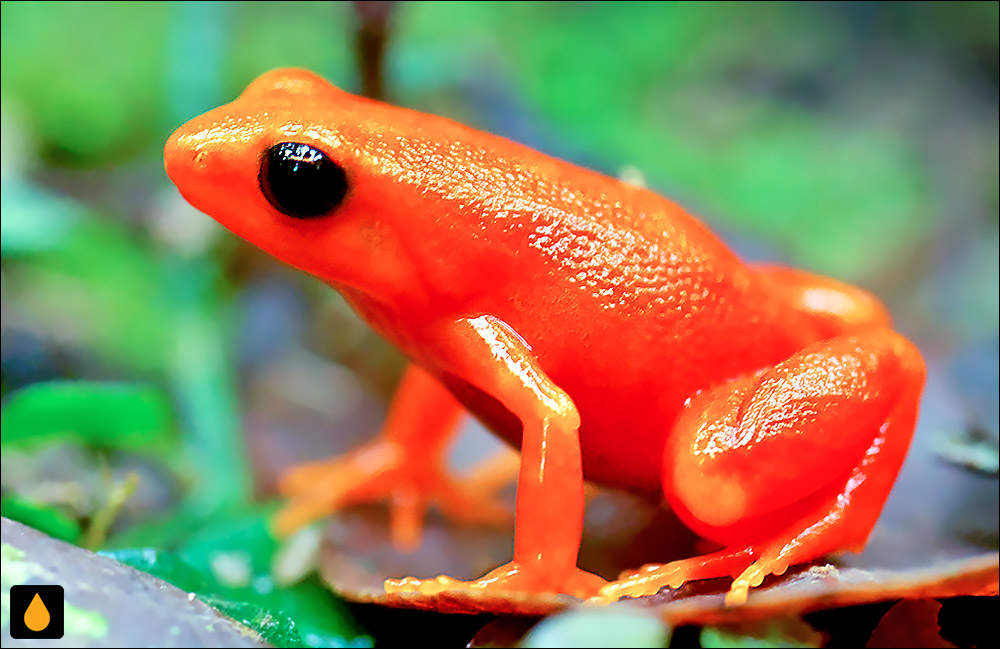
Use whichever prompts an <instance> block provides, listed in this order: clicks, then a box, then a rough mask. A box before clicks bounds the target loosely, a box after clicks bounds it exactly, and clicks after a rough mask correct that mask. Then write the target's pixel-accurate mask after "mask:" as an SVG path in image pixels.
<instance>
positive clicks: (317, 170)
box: [258, 142, 347, 219]
mask: <svg viewBox="0 0 1000 649" xmlns="http://www.w3.org/2000/svg"><path fill="white" fill-rule="evenodd" d="M258 181H259V182H260V189H261V191H262V192H264V196H265V197H266V198H267V201H268V202H269V203H270V204H271V205H273V206H274V208H275V209H276V210H278V211H279V212H281V213H282V214H284V215H286V216H291V217H294V218H297V219H312V218H316V217H321V216H326V215H328V214H330V213H331V212H333V210H335V209H337V206H338V205H340V204H341V202H343V200H344V196H346V195H347V174H346V173H344V169H343V168H342V167H341V166H340V165H338V164H337V163H336V162H334V161H333V160H331V159H330V157H329V156H328V155H326V154H325V153H323V152H322V151H320V150H319V149H317V148H316V147H313V146H310V145H308V144H302V143H299V142H281V143H280V144H275V145H274V146H272V147H271V148H269V149H268V150H267V151H265V152H264V155H263V156H261V159H260V174H259V175H258Z"/></svg>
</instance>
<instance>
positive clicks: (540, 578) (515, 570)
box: [385, 561, 607, 599]
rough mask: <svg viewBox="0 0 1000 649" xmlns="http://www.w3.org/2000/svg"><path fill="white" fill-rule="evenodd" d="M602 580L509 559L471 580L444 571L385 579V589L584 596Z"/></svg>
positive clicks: (574, 570) (595, 590)
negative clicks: (434, 575)
mask: <svg viewBox="0 0 1000 649" xmlns="http://www.w3.org/2000/svg"><path fill="white" fill-rule="evenodd" d="M606 583H607V582H606V581H605V580H604V579H602V578H601V577H599V576H597V575H595V574H593V573H590V572H587V571H585V570H581V569H579V568H575V567H574V568H571V569H569V570H568V571H559V572H556V571H552V570H550V569H548V568H546V567H545V566H542V565H537V566H534V567H533V568H532V567H531V566H526V565H524V564H522V563H520V562H518V561H511V562H510V563H508V564H505V565H503V566H500V567H499V568H496V569H494V570H492V571H490V572H489V573H487V574H486V575H484V576H483V577H480V578H479V579H474V580H472V581H461V580H458V579H454V578H452V577H448V576H445V575H441V576H439V577H433V578H430V579H417V578H414V577H404V578H402V579H387V580H386V581H385V592H386V593H388V594H390V595H393V594H396V593H420V594H422V595H428V596H435V595H438V594H440V593H442V592H444V591H448V590H487V591H495V592H498V593H563V594H565V595H571V596H573V597H578V598H580V599H588V598H591V597H593V596H595V595H596V594H597V593H598V592H599V591H600V589H601V587H602V586H603V585H604V584H606Z"/></svg>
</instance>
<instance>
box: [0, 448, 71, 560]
mask: <svg viewBox="0 0 1000 649" xmlns="http://www.w3.org/2000/svg"><path fill="white" fill-rule="evenodd" d="M6 435H7V429H6V428H4V436H6ZM0 513H2V515H3V516H6V517H7V518H9V519H11V520H15V521H18V522H19V523H24V524H25V525H27V526H28V527H32V528H34V529H36V530H38V531H40V532H44V533H46V534H48V535H49V536H52V537H54V538H57V539H61V540H63V541H67V542H69V543H76V541H77V539H79V538H80V534H81V529H80V524H79V523H77V522H76V520H75V519H73V518H71V517H70V516H67V515H66V514H64V513H62V512H61V511H59V510H58V509H55V508H54V507H49V506H48V505H40V504H38V503H34V502H31V501H28V500H24V499H23V498H18V497H16V496H6V497H4V498H3V500H0Z"/></svg>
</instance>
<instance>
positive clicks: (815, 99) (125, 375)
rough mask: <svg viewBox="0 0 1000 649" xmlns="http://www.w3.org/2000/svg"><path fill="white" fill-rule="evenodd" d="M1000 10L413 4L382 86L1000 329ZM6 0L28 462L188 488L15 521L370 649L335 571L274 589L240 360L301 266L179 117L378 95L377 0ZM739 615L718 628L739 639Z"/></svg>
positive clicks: (976, 329)
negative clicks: (276, 77)
mask: <svg viewBox="0 0 1000 649" xmlns="http://www.w3.org/2000/svg"><path fill="white" fill-rule="evenodd" d="M997 6H998V5H997V4H996V3H969V2H949V3H900V4H894V3H847V4H844V5H833V4H828V3H822V4H819V3H817V4H793V3H743V4H736V3H714V2H710V3H640V2H634V3H633V2H625V3H521V2H516V3H510V2H503V3H501V2H485V3H476V2H449V3H444V2H421V3H400V4H398V5H397V6H395V8H394V9H393V13H392V15H391V17H390V21H389V41H388V52H387V58H386V67H385V71H384V72H385V86H386V88H387V92H388V94H389V99H390V100H391V101H394V102H396V103H400V104H403V105H407V106H411V107H414V108H417V109H421V110H427V111H430V112H435V113H439V114H444V115H447V116H450V117H454V118H456V119H459V120H461V121H464V122H467V123H469V124H471V125H473V126H476V127H479V128H483V129H486V130H490V131H493V132H497V133H500V134H502V135H506V136H508V137H511V138H513V139H517V140H519V141H522V142H525V143H527V144H529V145H531V146H534V147H536V148H539V149H541V150H544V151H546V152H548V153H551V154H553V155H556V156H559V157H563V158H566V159H568V160H571V161H574V162H577V163H580V164H585V165H587V166H591V167H595V168H598V169H600V170H602V171H604V172H606V173H609V174H618V173H620V172H621V170H622V169H623V168H626V167H631V168H635V169H638V170H639V171H640V172H641V173H642V174H643V175H644V176H645V178H646V179H647V182H648V184H649V185H650V186H651V187H652V188H654V189H656V190H661V191H663V192H664V193H666V194H668V195H671V196H674V197H675V198H676V199H677V200H679V201H680V202H682V203H684V204H685V205H687V206H688V207H690V208H691V209H692V210H693V211H695V212H697V213H699V214H702V215H704V216H705V217H706V218H707V219H708V220H709V221H710V223H712V224H713V225H714V226H715V227H718V228H720V229H722V230H723V231H724V232H725V233H726V234H727V235H731V236H734V237H735V238H736V239H737V242H738V243H739V244H741V245H743V246H744V247H745V249H746V250H749V251H750V252H751V254H754V253H756V254H757V255H758V256H778V257H784V258H787V259H789V260H790V261H792V262H794V263H796V264H797V265H800V266H805V267H809V268H813V269H816V270H819V271H823V272H829V273H832V274H834V275H837V276H839V277H842V278H846V279H850V280H855V281H859V282H861V283H863V284H866V285H868V286H872V287H875V288H878V289H880V290H882V291H886V292H888V293H889V295H887V296H886V297H887V298H888V299H889V300H890V303H891V304H892V305H893V306H894V307H896V308H897V309H899V308H902V310H903V312H904V314H909V315H911V316H913V315H917V316H919V315H921V314H922V315H923V320H924V322H925V324H923V325H919V326H917V328H920V327H923V330H924V331H925V332H929V333H930V335H931V336H932V337H933V336H938V337H940V338H941V339H943V340H944V341H945V342H944V343H943V344H944V346H945V347H947V346H949V345H962V344H966V343H968V342H970V341H971V342H977V341H982V340H984V339H985V340H995V338H996V331H997V321H998V310H1000V298H998V294H1000V291H998V289H997V287H998V279H997V273H996V268H997V263H998V262H997V259H998V252H997V249H998V245H997V204H998V185H997V182H996V178H997V177H998V163H997V159H998V154H997V147H996V142H997V120H996V101H997V100H996V83H997V78H996V77H997V72H996V59H997V57H996V52H997V22H998V19H997V17H998V11H997ZM0 11H2V34H0V72H2V80H3V82H2V93H0V100H2V115H3V124H2V137H0V150H2V213H3V219H2V220H0V255H2V274H3V275H2V285H3V316H4V317H3V332H4V347H3V373H2V375H0V380H2V390H3V395H4V397H5V401H4V404H3V410H2V417H3V438H2V442H3V443H2V450H3V452H4V454H5V457H11V455H10V453H11V452H12V449H16V450H17V452H18V453H24V452H29V453H30V452H32V450H33V449H36V448H40V447H47V446H49V445H52V444H56V443H65V442H66V441H67V440H70V441H71V442H72V443H75V444H80V445H83V446H85V447H86V449H88V452H92V453H93V454H95V455H96V456H98V457H100V458H103V459H104V460H105V461H107V462H110V463H114V462H118V461H121V458H122V457H128V456H129V455H133V454H138V455H143V456H146V457H152V458H154V459H155V461H156V462H157V463H159V464H162V465H163V466H164V467H166V470H167V471H169V473H170V474H171V475H172V476H174V477H175V478H176V479H177V480H178V482H179V484H180V485H182V493H181V494H180V495H179V497H178V498H177V499H176V500H171V501H170V502H171V504H170V506H165V507H164V508H162V509H158V510H155V511H149V512H143V515H142V516H140V517H139V520H135V518H133V519H132V520H131V521H129V523H128V524H127V525H116V524H115V522H114V521H113V520H110V519H113V518H114V516H115V513H116V511H117V510H116V509H114V508H109V505H108V504H107V503H104V504H103V505H101V504H100V503H101V502H103V501H102V500H101V499H100V498H95V499H94V501H95V503H98V504H97V505H95V507H96V506H100V507H104V508H103V509H98V510H95V511H91V512H89V513H84V514H80V513H79V512H76V513H72V512H69V511H68V510H67V509H66V508H64V507H61V506H60V505H59V504H58V503H55V502H45V501H43V500H44V499H39V498H38V497H37V495H36V496H33V497H32V498H27V497H24V496H23V494H22V493H20V491H21V490H20V489H19V488H18V486H19V485H17V484H8V483H4V493H3V500H2V506H3V514H4V515H5V516H10V517H12V518H16V519H18V520H21V521H23V522H25V523H27V524H29V525H32V526H34V527H36V528H38V529H42V530H44V531H46V532H47V533H49V534H52V535H53V536H57V537H59V538H62V539H66V540H69V541H73V542H79V543H84V544H86V543H91V542H95V541H94V539H97V540H98V541H103V540H104V539H105V535H104V532H105V531H107V530H104V529H100V528H101V526H102V525H104V524H105V522H106V523H107V524H108V525H110V526H111V529H110V537H108V538H107V540H106V542H105V543H104V546H105V547H106V548H112V547H113V548H118V549H117V550H115V551H114V554H113V556H115V557H116V558H118V559H119V560H122V561H125V562H127V563H129V564H130V565H134V566H136V567H139V568H141V569H143V570H147V571H149V572H152V573H154V574H157V575H160V576H162V577H163V578H165V579H166V580H168V581H171V582H173V583H175V584H177V585H178V586H180V587H182V588H186V589H189V590H191V591H192V592H196V593H198V594H199V595H200V596H202V597H203V598H204V599H206V601H209V602H210V603H211V604H213V605H214V606H216V607H217V608H219V609H220V610H224V611H226V612H227V613H228V614H230V615H232V616H234V617H236V618H238V619H241V620H244V621H245V622H246V623H247V624H248V625H249V626H251V627H253V628H256V629H258V630H260V631H261V632H262V633H263V634H264V635H265V637H267V638H268V639H270V640H271V641H272V642H273V643H275V644H276V645H279V646H321V645H323V644H331V643H332V644H337V643H340V644H345V643H346V644H350V643H353V642H360V643H362V644H364V643H366V642H369V639H368V638H367V637H366V636H363V635H362V634H360V632H359V631H358V629H357V627H356V626H354V625H353V624H352V623H351V622H350V621H348V620H347V618H346V614H345V612H344V610H343V608H342V606H341V604H340V603H339V602H338V601H337V600H336V599H334V598H333V597H332V596H331V595H330V594H329V593H328V592H327V591H326V590H325V589H324V588H323V587H322V586H320V584H319V583H318V582H317V581H316V580H315V578H307V579H306V581H304V582H301V583H299V584H296V585H290V586H284V585H283V586H278V585H275V584H274V583H273V578H272V576H271V563H272V562H273V560H274V553H275V551H276V550H277V545H276V542H275V541H274V539H273V538H272V537H271V536H270V535H269V533H268V532H267V530H266V525H265V522H264V521H265V518H264V516H265V514H266V510H259V509H251V510H248V507H251V504H250V503H251V500H252V499H253V495H254V487H255V477H256V478H257V479H258V481H259V476H255V475H254V472H253V471H252V467H251V465H250V462H249V460H248V455H249V452H248V449H247V443H246V441H245V438H244V434H243V433H244V432H245V426H244V424H243V416H244V414H245V411H246V410H247V408H248V404H247V403H245V402H241V400H240V395H241V394H242V393H243V392H242V391H243V390H244V389H246V387H247V385H248V384H250V383H251V381H252V380H253V379H256V378H259V377H257V376H256V375H253V376H249V377H248V374H252V373H253V372H256V371H258V368H255V367H242V368H240V367H239V366H238V365H237V362H238V359H241V358H243V357H245V356H248V355H250V352H249V351H248V350H246V349H243V348H241V347H240V344H241V343H240V340H241V338H240V336H239V335H234V333H233V332H234V331H239V330H240V328H241V327H245V326H247V320H248V319H249V317H248V316H247V313H248V307H247V306H246V304H247V302H248V298H247V296H248V294H250V293H251V292H252V291H253V289H254V288H255V283H258V284H259V283H261V280H260V277H261V276H262V275H267V274H268V273H270V274H271V275H274V274H275V271H274V270H273V266H272V267H267V269H266V270H261V268H262V265H261V264H262V262H260V261H259V259H257V258H253V257H250V256H249V255H248V253H246V252H245V249H242V248H238V247H237V246H236V244H235V242H233V241H232V240H231V239H229V238H225V239H222V240H221V241H216V238H215V235H216V234H217V231H216V230H207V229H205V228H206V227H212V226H209V225H203V224H208V222H209V220H208V219H207V217H202V216H200V215H194V214H191V213H190V212H186V211H185V208H184V207H183V206H182V205H181V201H180V199H179V197H177V195H176V192H175V191H174V190H173V188H172V187H170V186H169V183H168V181H167V179H166V178H165V176H164V174H163V173H162V166H161V161H160V157H161V147H162V144H163V142H164V141H165V139H166V137H167V136H168V134H169V132H170V131H171V129H173V128H175V127H176V126H177V125H179V124H180V123H181V122H183V121H185V120H187V119H188V118H190V117H192V116H194V115H195V114H197V113H200V112H202V111H204V110H207V109H209V108H212V107H214V106H216V105H218V104H219V103H222V102H225V101H228V100H229V99H230V98H232V97H233V96H235V95H236V94H238V93H239V92H240V91H241V90H242V89H243V88H244V87H245V86H246V84H247V83H249V82H250V81H251V80H252V79H253V78H254V77H255V76H257V75H258V74H260V73H262V72H264V71H266V70H268V69H271V68H275V67H282V66H302V67H306V68H309V69H312V70H314V71H316V72H318V73H320V74H322V75H324V76H325V77H327V78H329V79H330V80H331V81H333V82H335V83H337V84H339V85H341V86H343V87H345V88H347V89H349V90H357V89H358V86H359V81H358V79H359V78H360V77H359V74H358V72H357V61H355V58H354V53H353V51H354V44H353V38H354V36H353V30H354V29H355V28H356V26H357V21H358V18H357V16H356V14H355V11H354V9H353V8H352V6H351V5H350V4H349V3H312V2H285V3H271V2H259V3H258V2H239V3H221V2H206V3H198V2H143V3H139V2H119V3H103V2H86V3H84V2H65V3H63V2H59V3H56V2H21V3H12V2H5V3H3V4H2V6H0ZM247 268H249V270H247ZM301 281H302V282H303V284H304V285H307V286H308V285H310V282H311V280H310V279H309V278H303V279H302V280H301ZM304 293H305V294H307V295H315V294H318V291H317V292H316V293H309V292H308V291H305V292H304ZM322 299H326V298H322ZM314 301H315V302H319V299H315V298H314ZM313 306H316V307H317V308H315V309H313V310H312V311H311V314H315V313H324V312H326V311H329V310H330V309H329V308H328V305H327V304H323V303H321V304H320V305H319V306H317V305H315V304H314V305H313ZM320 306H323V307H324V308H320ZM324 309H325V310H324ZM916 320H919V318H913V319H912V320H910V321H911V322H912V321H916ZM337 322H338V324H342V322H343V321H341V320H338V321H337ZM911 326H913V325H911ZM305 329H306V327H305V326H304V325H303V326H301V327H299V330H305ZM324 333H326V334H328V335H332V334H329V332H324ZM344 335H345V336H346V337H348V338H350V337H351V335H353V334H350V335H348V334H344ZM355 337H356V336H355ZM352 340H353V339H352ZM301 344H302V345H303V346H310V345H311V346H312V347H313V349H312V351H313V352H314V353H316V354H317V355H325V356H326V358H324V359H323V360H324V362H326V363H330V364H333V363H338V362H343V360H344V359H343V358H339V357H337V356H336V354H332V353H329V350H328V349H323V348H321V349H319V350H317V349H315V348H316V347H318V345H317V344H315V342H313V341H305V342H302V343H301ZM342 347H346V346H342ZM340 348H341V347H338V346H336V345H335V346H334V347H333V349H340ZM250 351H253V350H250ZM241 370H242V371H241ZM260 371H261V372H266V371H267V370H266V367H265V368H264V369H263V370H260ZM994 405H995V402H994ZM19 457H20V456H19ZM37 479H38V481H40V482H45V481H46V480H48V479H50V478H49V477H48V476H45V475H40V476H37ZM143 479H149V478H148V476H147V477H145V478H143ZM21 486H23V485H21ZM257 486H259V484H258V485H257ZM248 511H249V513H248ZM105 519H108V520H105ZM95 520H96V521H105V522H101V523H100V524H98V525H97V527H95ZM95 530H97V531H96V532H95ZM88 539H89V540H88ZM137 547H138V548H142V549H141V550H129V549H121V548H137ZM227 556H228V557H230V558H232V557H233V556H236V557H242V558H243V559H245V560H246V570H245V571H244V577H245V578H246V579H244V582H243V583H241V584H239V585H234V584H233V583H231V582H229V583H224V582H225V579H221V580H220V575H219V572H218V566H219V562H218V559H219V557H227ZM269 580H270V581H269ZM558 626H559V622H554V623H553V625H550V626H549V627H548V628H556V629H557V630H556V631H553V633H556V636H557V637H562V638H564V639H565V638H570V637H576V636H574V635H573V634H574V633H578V632H579V631H580V629H579V628H576V626H577V625H575V624H570V625H569V627H567V629H568V630H564V631H558ZM584 626H585V625H584ZM580 628H584V627H580ZM543 632H545V633H548V631H545V630H544V629H540V630H539V631H538V632H537V633H543ZM564 633H565V634H569V635H562V634H564ZM713 633H716V632H715V631H714V630H706V632H705V634H703V636H702V642H703V644H705V646H708V645H709V644H711V643H712V642H731V641H734V640H733V637H732V636H720V635H718V633H716V635H712V634H713ZM720 633H721V632H720ZM536 635H537V634H536ZM654 635H655V634H646V635H645V636H644V637H643V638H642V639H640V640H639V641H640V642H642V643H645V644H649V643H654V644H655V643H659V642H661V640H662V639H661V638H658V637H654ZM744 640H745V641H746V642H750V640H748V639H746V638H744ZM744 646H751V645H749V644H745V645H744Z"/></svg>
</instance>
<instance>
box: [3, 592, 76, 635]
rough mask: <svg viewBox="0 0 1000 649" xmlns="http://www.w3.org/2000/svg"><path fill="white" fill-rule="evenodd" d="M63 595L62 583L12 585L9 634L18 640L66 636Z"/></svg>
mask: <svg viewBox="0 0 1000 649" xmlns="http://www.w3.org/2000/svg"><path fill="white" fill-rule="evenodd" d="M64 596H65V595H64V593H63V587H62V586H11V587H10V637H12V638H17V639H19V640H30V639H32V638H45V639H51V640H54V639H58V638H61V637H63V624H64V622H65V619H64V616H65V611H64V610H63V609H64V607H63V598H64Z"/></svg>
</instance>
